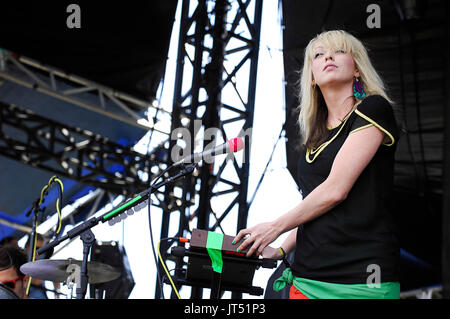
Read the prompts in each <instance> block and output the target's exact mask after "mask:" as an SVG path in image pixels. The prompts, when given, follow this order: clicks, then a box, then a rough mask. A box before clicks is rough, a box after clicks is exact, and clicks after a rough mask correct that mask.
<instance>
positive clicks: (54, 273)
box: [20, 258, 120, 284]
mask: <svg viewBox="0 0 450 319" xmlns="http://www.w3.org/2000/svg"><path fill="white" fill-rule="evenodd" d="M71 264H76V265H78V266H80V267H81V261H80V260H75V259H71V258H69V259H40V260H36V261H33V262H28V263H26V264H23V265H22V266H21V267H20V271H21V272H23V273H24V274H25V275H28V276H31V277H33V278H38V279H42V280H50V281H54V282H65V281H66V280H67V277H68V276H69V275H70V273H69V272H67V271H66V270H67V267H68V266H69V265H71ZM87 275H88V278H89V283H90V284H99V283H104V282H108V281H111V280H114V279H117V278H119V277H120V272H119V271H118V270H117V269H115V268H114V267H112V266H110V265H107V264H103V263H100V262H95V261H89V262H88V265H87Z"/></svg>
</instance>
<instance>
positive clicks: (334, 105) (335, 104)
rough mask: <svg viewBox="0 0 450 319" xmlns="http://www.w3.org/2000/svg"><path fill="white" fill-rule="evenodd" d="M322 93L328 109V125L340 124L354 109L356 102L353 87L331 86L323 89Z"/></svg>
mask: <svg viewBox="0 0 450 319" xmlns="http://www.w3.org/2000/svg"><path fill="white" fill-rule="evenodd" d="M322 95H323V98H324V100H325V103H326V105H327V109H328V119H327V125H328V126H333V127H334V126H336V125H338V124H340V123H341V122H342V121H343V120H344V118H345V117H346V116H347V115H348V114H349V113H350V112H351V111H352V109H353V106H354V104H355V100H354V98H353V91H352V87H351V86H350V87H349V88H342V87H340V88H336V89H334V88H330V87H327V88H326V89H325V90H322Z"/></svg>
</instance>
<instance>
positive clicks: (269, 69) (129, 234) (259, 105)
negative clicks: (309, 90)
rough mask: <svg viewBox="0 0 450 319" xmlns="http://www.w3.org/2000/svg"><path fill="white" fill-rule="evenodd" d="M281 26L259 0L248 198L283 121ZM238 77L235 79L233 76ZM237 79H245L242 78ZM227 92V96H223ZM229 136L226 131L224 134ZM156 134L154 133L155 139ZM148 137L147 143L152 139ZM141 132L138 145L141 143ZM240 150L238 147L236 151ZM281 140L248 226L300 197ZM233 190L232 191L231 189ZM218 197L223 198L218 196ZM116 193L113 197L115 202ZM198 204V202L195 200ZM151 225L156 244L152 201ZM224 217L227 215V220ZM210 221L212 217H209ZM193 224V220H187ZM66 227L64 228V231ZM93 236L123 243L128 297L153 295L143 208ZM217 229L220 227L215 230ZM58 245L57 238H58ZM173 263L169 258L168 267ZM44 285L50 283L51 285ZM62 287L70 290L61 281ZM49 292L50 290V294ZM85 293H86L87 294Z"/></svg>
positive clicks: (75, 252)
mask: <svg viewBox="0 0 450 319" xmlns="http://www.w3.org/2000/svg"><path fill="white" fill-rule="evenodd" d="M179 9H180V8H178V9H177V19H176V21H175V24H174V31H173V35H174V36H172V39H171V44H170V48H169V57H168V60H167V67H166V77H165V84H164V90H163V92H162V96H161V101H160V103H161V105H162V106H168V105H172V97H173V83H174V78H173V76H174V75H175V62H176V60H175V59H176V53H177V41H178V39H177V36H176V35H177V34H178V32H179V18H178V16H179V15H178V13H179ZM281 49H282V30H281V26H280V16H279V13H278V0H271V1H264V2H263V17H262V29H261V42H260V55H259V62H258V65H259V68H258V79H257V91H256V100H255V115H254V126H253V130H252V143H251V155H250V175H249V176H250V177H249V190H248V196H249V197H248V198H249V199H250V198H251V196H252V195H253V193H254V191H255V188H256V185H257V183H258V181H259V179H260V177H261V174H262V173H263V170H264V167H265V166H266V164H267V162H268V160H269V157H270V154H271V152H272V149H273V147H274V145H275V144H276V142H277V139H278V135H279V132H280V130H281V127H282V125H283V124H284V122H285V107H284V104H285V100H284V78H283V74H284V69H283V56H282V50H281ZM238 80H239V79H238ZM240 85H244V86H246V85H248V81H247V82H246V83H241V84H240ZM224 98H226V96H224ZM231 137H234V136H229V138H231ZM157 138H158V137H157V136H155V135H154V136H153V139H154V140H155V141H157ZM153 139H152V144H151V145H155V144H157V143H156V142H154V141H153ZM145 141H147V142H148V139H147V140H145V138H144V139H143V140H142V144H141V146H140V147H142V145H144V147H145V146H146V144H145ZM241 153H243V152H241ZM285 154H286V153H285V140H284V138H283V139H282V140H280V141H279V142H278V144H277V148H276V151H275V154H274V156H273V160H272V162H271V165H270V166H269V168H268V171H267V172H266V175H265V177H264V180H263V182H262V184H261V186H260V188H259V190H258V193H257V195H256V197H255V199H254V202H253V204H252V206H251V207H250V210H249V216H248V222H247V225H248V226H249V227H250V226H253V225H255V224H257V223H260V222H266V221H270V220H273V219H275V218H276V217H278V216H279V215H280V214H283V213H284V212H286V211H287V210H289V209H290V208H292V207H293V206H294V205H296V204H297V203H298V202H299V201H300V200H301V195H300V194H299V192H298V190H297V187H296V185H295V182H294V181H293V179H292V177H291V175H290V173H289V172H288V170H287V168H286V156H285ZM233 196H235V195H233ZM221 200H222V199H221ZM119 201H120V199H118V202H119ZM197 204H198V203H197ZM226 204H227V203H214V204H213V205H216V206H217V205H219V206H220V205H226ZM111 208H112V207H111V206H110V207H105V208H104V210H103V211H99V212H97V214H96V215H101V214H103V213H104V212H106V211H109V210H110V209H111ZM151 211H152V220H151V222H152V231H153V236H154V242H155V245H156V244H157V242H158V240H159V237H160V228H161V210H160V209H159V208H157V207H154V206H152V208H151ZM228 219H230V221H229V224H227V223H228V221H227V220H228ZM236 220H237V214H232V213H230V215H229V216H227V218H225V220H224V222H223V223H222V225H224V229H225V231H226V235H231V236H233V235H235V231H236ZM171 221H173V222H172V223H171V230H169V236H173V235H174V234H175V233H176V230H177V229H178V216H177V214H176V213H173V214H172V215H171ZM213 221H215V220H213ZM192 227H193V228H194V227H195V224H193V225H192ZM68 230H69V227H66V230H65V231H68ZM92 231H93V232H94V234H95V236H96V239H97V240H101V241H118V242H119V245H123V246H124V247H125V250H126V253H127V256H128V261H129V263H130V267H131V271H132V275H133V278H134V281H135V287H134V289H133V291H132V292H131V295H130V298H131V299H153V298H154V293H155V284H156V272H155V261H154V258H153V253H152V250H151V244H150V234H149V223H148V215H147V208H144V209H143V210H142V211H140V212H138V213H135V214H134V215H133V216H130V217H128V218H127V219H126V220H124V221H123V222H121V223H119V224H115V225H114V226H109V225H108V223H104V224H99V225H98V226H96V227H94V228H92ZM218 231H219V230H218ZM286 235H287V234H284V235H282V236H281V237H280V238H279V239H278V240H276V241H275V242H274V243H273V244H272V246H274V247H278V246H279V245H280V244H281V242H282V241H283V239H284V238H285V237H286ZM61 246H62V244H61ZM58 248H59V247H57V249H56V253H55V254H54V256H53V257H52V259H66V258H69V257H71V258H75V259H79V260H81V259H82V242H81V240H80V239H76V240H74V241H73V242H72V243H70V244H69V245H67V246H65V247H64V248H63V249H61V250H60V251H58ZM172 265H173V264H170V263H169V264H168V268H169V269H171V267H172ZM273 271H274V269H263V268H260V269H258V270H256V272H255V277H254V280H253V285H254V286H258V287H262V288H264V289H265V287H266V284H267V281H268V279H269V277H270V275H271V274H272V272H273ZM47 286H48V287H49V288H52V286H51V285H48V284H47ZM62 288H63V292H65V293H67V292H68V291H69V290H68V289H67V287H66V286H63V287H62ZM190 291H191V289H190V287H186V286H185V287H183V288H182V289H181V290H180V295H181V297H182V298H189V297H190ZM164 292H165V296H166V297H167V296H170V293H171V288H170V287H169V285H165V290H164ZM50 297H51V295H50ZM87 297H89V295H87ZM230 297H231V293H230V292H226V293H225V294H224V296H223V298H225V299H227V298H228V299H229V298H230ZM203 298H209V290H208V289H205V290H204V294H203ZM243 298H263V296H250V295H247V294H244V295H243Z"/></svg>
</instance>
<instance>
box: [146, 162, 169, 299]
mask: <svg viewBox="0 0 450 319" xmlns="http://www.w3.org/2000/svg"><path fill="white" fill-rule="evenodd" d="M171 168H172V166H169V167H168V168H166V169H165V170H163V171H162V173H161V174H159V175H158V176H157V177H156V178H155V180H154V181H153V183H150V188H149V191H148V228H149V231H150V242H151V246H152V251H153V257H154V258H155V264H156V278H157V281H158V285H159V289H160V291H161V296H162V298H163V299H165V297H164V291H163V285H162V281H161V277H160V276H161V275H160V273H159V263H158V257H157V256H156V251H155V243H154V241H153V231H152V216H151V212H150V206H151V205H152V197H151V196H152V189H153V187H154V186H155V184H156V182H157V181H158V180H159V179H160V178H161V176H163V175H164V174H165V173H167V172H168V171H169V170H170V169H171ZM149 176H150V172H149ZM149 179H150V178H149Z"/></svg>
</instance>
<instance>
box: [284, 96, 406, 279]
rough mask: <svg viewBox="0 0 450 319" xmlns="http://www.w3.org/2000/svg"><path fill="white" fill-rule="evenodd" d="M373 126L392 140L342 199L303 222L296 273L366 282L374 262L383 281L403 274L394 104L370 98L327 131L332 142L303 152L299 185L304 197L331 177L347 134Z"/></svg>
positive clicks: (298, 235)
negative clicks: (394, 207)
mask: <svg viewBox="0 0 450 319" xmlns="http://www.w3.org/2000/svg"><path fill="white" fill-rule="evenodd" d="M370 125H375V126H376V127H378V128H379V129H380V130H382V131H383V132H384V133H385V134H386V135H387V136H388V137H389V141H387V142H386V143H385V144H382V145H381V146H380V147H379V149H378V150H377V152H376V154H375V155H374V157H373V158H372V160H371V161H370V162H369V164H368V165H367V167H366V168H365V169H364V170H363V171H362V173H361V175H360V176H359V177H358V179H357V180H356V182H355V184H354V185H353V187H352V189H351V190H350V192H349V194H348V195H347V198H346V199H345V200H344V201H342V202H341V203H339V204H338V205H337V206H335V207H334V208H332V209H331V210H329V211H327V212H325V213H324V214H322V215H320V216H319V217H317V218H315V219H313V220H311V221H309V222H307V223H305V224H303V225H301V226H299V228H298V231H297V245H296V251H295V260H294V263H293V265H292V272H293V273H294V275H295V276H298V277H302V278H308V279H313V280H320V281H326V282H333V283H343V284H361V283H363V284H364V283H366V282H367V279H368V277H369V276H370V275H371V273H372V272H373V269H375V268H373V267H374V266H373V265H376V266H378V267H379V268H377V269H379V270H380V275H381V282H390V281H398V279H399V278H398V264H399V254H400V247H399V244H398V241H397V238H396V236H395V226H394V220H393V217H392V215H391V214H392V212H391V211H390V209H389V205H390V201H391V196H392V189H393V172H394V153H395V148H396V145H397V139H398V136H399V132H398V127H397V124H396V121H395V117H394V113H393V110H392V107H391V105H390V103H389V102H388V101H387V100H386V99H385V98H383V97H382V96H379V95H373V96H368V97H366V98H365V99H364V100H363V101H362V102H361V103H360V104H359V105H358V106H357V107H356V109H355V110H354V111H353V112H351V113H350V115H349V116H347V118H346V119H345V120H344V121H343V122H342V123H341V124H340V125H339V126H337V127H335V128H332V129H330V130H329V131H330V136H329V139H328V141H327V142H329V143H327V142H325V143H324V144H322V147H318V148H317V149H315V150H313V151H306V150H305V149H304V150H303V151H302V154H301V156H300V161H299V168H298V175H299V176H298V180H299V186H300V189H301V191H302V195H303V198H305V197H306V196H308V194H309V193H310V192H311V191H313V190H314V189H315V188H316V187H317V186H318V185H319V184H321V183H322V182H323V181H324V180H325V179H326V178H327V177H328V175H329V173H330V171H331V166H332V164H333V161H334V158H335V157H336V155H337V153H338V152H339V150H340V148H341V146H342V145H343V143H344V142H345V140H346V139H347V137H348V136H349V134H350V133H352V132H354V131H356V130H359V129H363V128H365V127H366V126H370ZM330 141H331V142H330ZM324 146H325V147H324Z"/></svg>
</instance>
